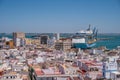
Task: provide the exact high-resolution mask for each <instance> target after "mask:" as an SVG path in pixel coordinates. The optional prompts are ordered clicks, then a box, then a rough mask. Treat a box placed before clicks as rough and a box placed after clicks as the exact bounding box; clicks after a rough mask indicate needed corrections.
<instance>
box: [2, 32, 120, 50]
mask: <svg viewBox="0 0 120 80" xmlns="http://www.w3.org/2000/svg"><path fill="white" fill-rule="evenodd" d="M40 34H47V35H49V37H50V38H52V37H53V36H54V35H55V34H54V33H26V38H33V36H35V35H40ZM73 34H74V33H60V37H61V38H66V37H70V36H72V35H73ZM1 37H8V38H12V37H13V36H12V33H0V38H1ZM97 38H98V41H97V42H96V46H95V47H96V48H97V47H101V46H105V47H106V48H107V49H110V50H111V49H115V48H117V46H120V33H99V34H98V36H97Z"/></svg>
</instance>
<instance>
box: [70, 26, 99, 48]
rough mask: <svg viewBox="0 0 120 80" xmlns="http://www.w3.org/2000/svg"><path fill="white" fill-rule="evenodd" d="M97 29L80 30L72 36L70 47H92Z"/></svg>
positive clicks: (94, 43) (95, 39)
mask: <svg viewBox="0 0 120 80" xmlns="http://www.w3.org/2000/svg"><path fill="white" fill-rule="evenodd" d="M97 32H98V30H97V29H96V28H94V29H93V30H91V29H90V25H89V28H88V29H87V30H81V31H78V32H77V33H75V34H74V35H73V36H72V47H73V48H81V49H87V48H92V47H94V46H95V45H96V41H97Z"/></svg>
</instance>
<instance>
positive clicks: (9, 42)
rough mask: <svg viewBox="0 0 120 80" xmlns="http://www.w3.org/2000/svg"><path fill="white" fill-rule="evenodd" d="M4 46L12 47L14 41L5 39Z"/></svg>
mask: <svg viewBox="0 0 120 80" xmlns="http://www.w3.org/2000/svg"><path fill="white" fill-rule="evenodd" d="M6 46H8V47H9V48H11V49H13V48H14V42H13V40H10V41H7V42H6Z"/></svg>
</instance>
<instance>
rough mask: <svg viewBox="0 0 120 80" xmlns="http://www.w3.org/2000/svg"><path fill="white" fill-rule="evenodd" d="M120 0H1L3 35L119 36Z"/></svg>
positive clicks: (0, 21)
mask: <svg viewBox="0 0 120 80" xmlns="http://www.w3.org/2000/svg"><path fill="white" fill-rule="evenodd" d="M119 14H120V1H119V0H109V1H108V0H100V1H99V0H76V1H73V0H57V1H56V0H50V1H49V0H36V1H33V0H29V1H28V0H0V17H1V18H0V28H1V29H0V32H1V33H3V32H5V33H11V32H17V31H18V32H25V33H29V32H32V33H34V32H36V33H46V32H47V33H51V32H53V33H55V32H59V33H70V32H77V31H79V30H82V29H87V28H88V26H89V24H91V26H92V28H94V27H96V28H98V30H99V32H100V33H119V30H120V16H119Z"/></svg>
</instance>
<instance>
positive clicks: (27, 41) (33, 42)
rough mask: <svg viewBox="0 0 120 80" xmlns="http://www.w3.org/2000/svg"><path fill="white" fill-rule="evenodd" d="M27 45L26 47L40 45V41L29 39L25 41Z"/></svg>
mask: <svg viewBox="0 0 120 80" xmlns="http://www.w3.org/2000/svg"><path fill="white" fill-rule="evenodd" d="M25 43H26V45H31V44H33V45H40V40H39V39H29V38H26V39H25Z"/></svg>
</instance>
